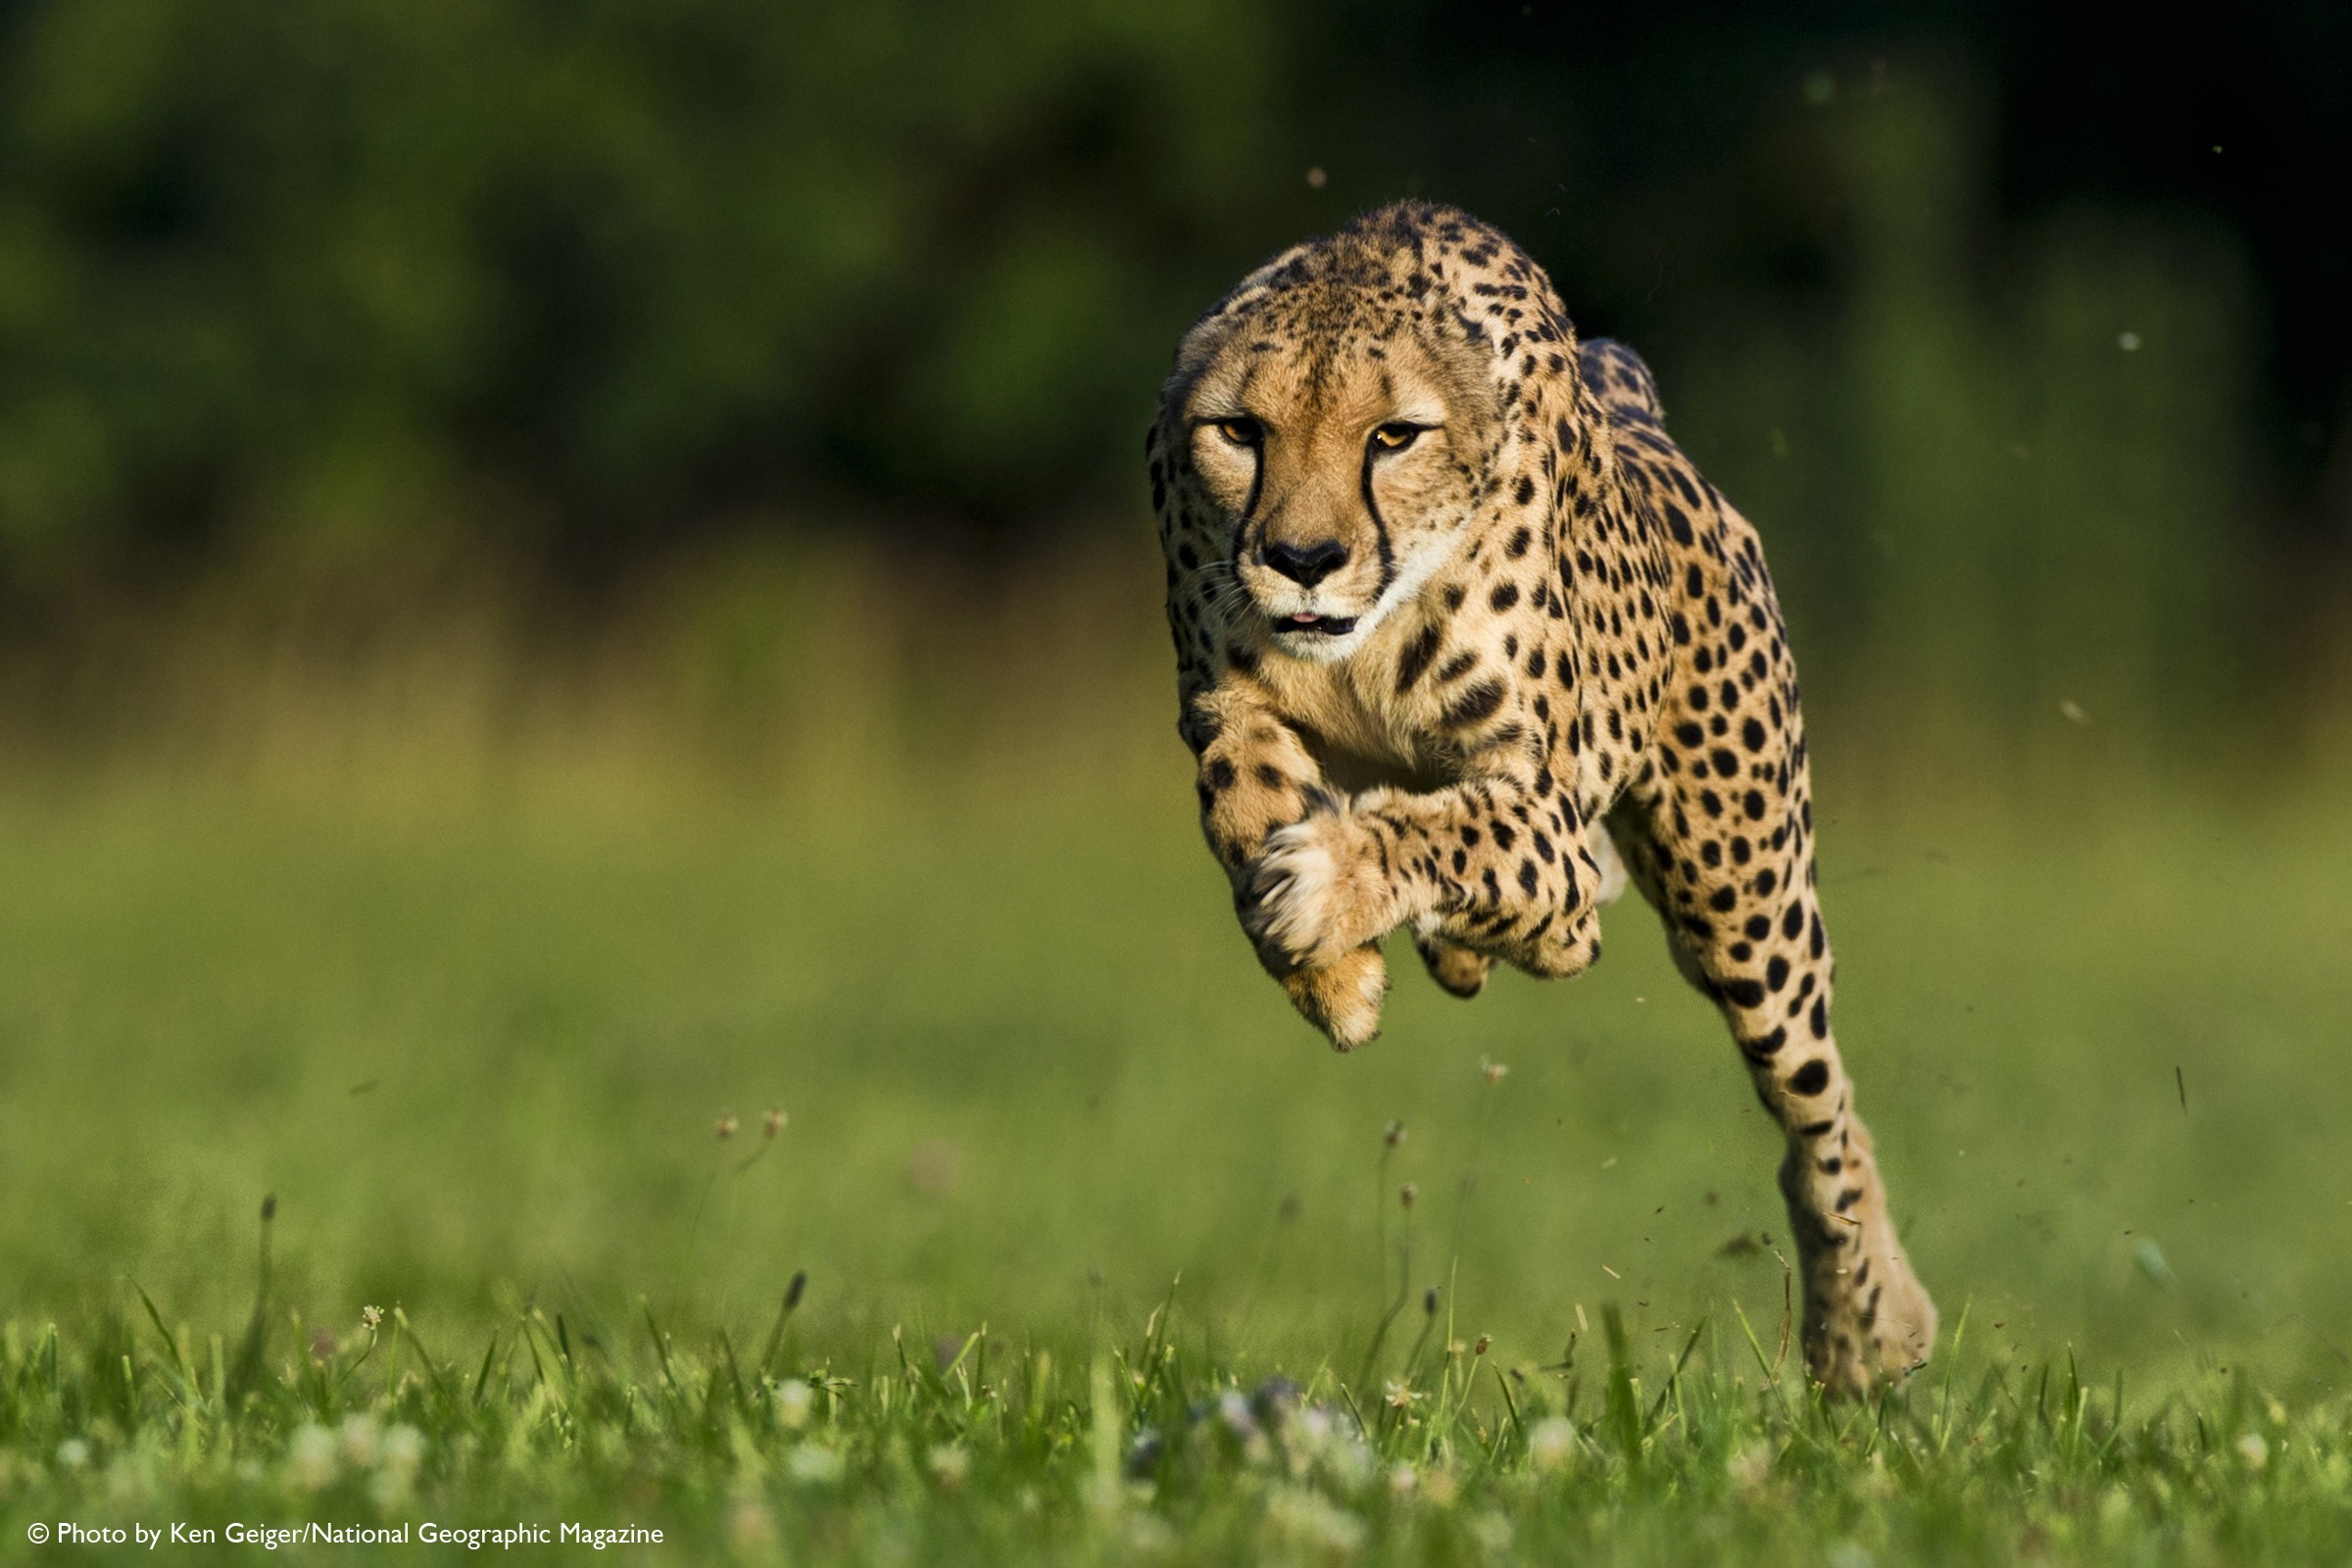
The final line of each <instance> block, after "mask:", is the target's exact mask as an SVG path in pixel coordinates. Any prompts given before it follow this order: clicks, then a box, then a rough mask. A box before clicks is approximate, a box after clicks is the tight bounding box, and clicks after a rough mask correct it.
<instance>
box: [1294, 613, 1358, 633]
mask: <svg viewBox="0 0 2352 1568" xmlns="http://www.w3.org/2000/svg"><path fill="white" fill-rule="evenodd" d="M1274 629H1275V630H1276V631H1302V632H1308V633H1311V634H1314V635H1317V636H1323V637H1345V636H1346V635H1348V633H1349V632H1351V631H1353V630H1355V617H1354V616H1353V615H1310V614H1307V613H1303V612H1301V613H1299V614H1295V615H1282V616H1279V617H1277V618H1276V619H1275V622H1274Z"/></svg>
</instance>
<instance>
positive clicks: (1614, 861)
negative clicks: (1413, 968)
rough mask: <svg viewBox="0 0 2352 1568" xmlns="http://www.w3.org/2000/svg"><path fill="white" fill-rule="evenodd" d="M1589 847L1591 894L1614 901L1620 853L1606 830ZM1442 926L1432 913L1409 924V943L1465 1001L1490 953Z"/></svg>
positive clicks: (1620, 878)
mask: <svg viewBox="0 0 2352 1568" xmlns="http://www.w3.org/2000/svg"><path fill="white" fill-rule="evenodd" d="M1589 847H1590V848H1591V850H1592V852H1593V864H1595V865H1597V866H1599V867H1600V889H1599V891H1598V893H1597V894H1595V896H1594V897H1595V899H1596V901H1597V902H1599V903H1601V904H1614V903H1616V902H1617V900H1618V899H1619V898H1620V897H1622V896H1623V895H1624V893H1625V890H1626V886H1627V881H1628V879H1627V877H1626V872H1625V859H1624V857H1622V856H1621V855H1619V854H1618V853H1617V844H1616V841H1615V840H1614V839H1612V838H1610V836H1609V835H1608V834H1607V833H1594V834H1592V835H1591V843H1590V846H1589ZM1442 927H1443V922H1442V921H1441V920H1440V919H1439V918H1438V917H1436V916H1432V917H1430V918H1429V919H1426V920H1423V921H1421V922H1420V923H1419V924H1417V925H1415V926H1414V927H1413V946H1414V947H1416V948H1418V949H1419V950H1420V951H1421V961H1422V962H1423V963H1425V964H1427V965H1429V977H1430V978H1431V979H1432V980H1435V981H1436V982H1437V983H1438V984H1439V985H1440V986H1441V987H1443V988H1444V989H1445V990H1446V991H1449V992H1451V993H1452V994H1453V995H1455V996H1457V997H1460V998H1461V999H1462V1000H1463V1001H1465V1002H1467V1001H1468V1000H1469V999H1470V998H1472V997H1475V996H1477V995H1478V994H1479V992H1481V991H1483V990H1485V989H1486V984H1487V972H1488V971H1489V970H1490V969H1493V968H1494V967H1495V958H1494V956H1493V955H1491V954H1485V953H1481V952H1479V951H1478V950H1477V949H1475V948H1466V947H1464V946H1462V944H1460V943H1458V942H1453V941H1449V940H1448V939H1447V938H1446V935H1445V934H1444V931H1443V929H1442Z"/></svg>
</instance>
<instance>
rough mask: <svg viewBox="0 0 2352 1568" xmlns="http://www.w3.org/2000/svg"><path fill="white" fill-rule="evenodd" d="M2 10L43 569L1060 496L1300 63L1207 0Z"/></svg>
mask: <svg viewBox="0 0 2352 1568" xmlns="http://www.w3.org/2000/svg"><path fill="white" fill-rule="evenodd" d="M5 15H6V14H5V13H0V16H5ZM6 22H7V32H6V45H5V55H4V56H0V70H4V77H0V104H4V105H5V108H4V109H0V538H4V539H5V541H6V547H7V549H8V551H9V552H10V554H11V555H12V556H13V557H14V558H15V561H16V563H17V564H18V566H19V568H20V569H24V568H25V565H26V564H28V563H37V562H38V561H39V560H41V559H43V558H49V557H64V558H67V559H69V560H78V559H85V558H87V557H88V556H90V555H91V554H93V553H99V552H103V551H104V550H105V549H106V548H107V546H108V545H110V544H112V543H121V542H123V541H126V540H135V539H137V538H140V537H149V538H155V537H162V538H168V539H171V540H173V541H177V542H182V543H186V544H191V545H197V546H202V545H206V544H208V543H211V542H213V541H215V540H217V539H218V538H219V536H220V535H221V532H222V530H224V529H232V528H242V527H255V526H258V527H260V528H262V529H263V530H264V532H265V534H270V535H279V534H282V535H285V536H289V537H291V536H300V537H301V538H302V539H303V540H305V541H308V542H309V543H310V544H312V545H315V546H318V547H321V548H326V549H329V550H335V549H340V548H343V547H344V544H348V545H351V546H353V547H356V548H358V549H359V550H360V552H361V553H362V554H363V555H365V554H366V553H368V551H371V550H374V549H377V548H380V547H381V546H382V545H383V544H384V543H386V541H385V540H383V539H381V538H380V537H376V535H379V534H380V533H381V532H383V531H384V530H388V529H397V530H407V529H416V528H429V527H430V526H432V524H433V521H434V519H435V518H436V517H447V516H448V515H450V513H449V510H448V509H449V508H450V507H451V503H452V499H453V498H452V492H453V490H454V489H456V488H459V487H463V486H467V485H473V484H479V483H483V482H488V483H490V484H493V485H495V486H497V487H498V488H499V493H500V494H501V495H502V496H503V497H505V498H507V500H508V501H509V503H510V504H509V505H508V506H506V507H504V508H496V509H490V510H489V511H487V512H485V511H484V510H483V509H480V508H473V509H470V510H467V511H466V518H467V520H468V521H469V522H479V521H480V520H482V518H483V517H485V516H492V517H497V518H498V520H500V521H502V522H503V523H505V524H506V525H508V526H527V525H552V526H554V527H556V528H557V529H559V530H560V531H561V532H560V536H559V538H558V539H557V540H555V541H553V542H555V543H559V544H561V543H564V541H565V540H568V541H569V542H570V543H571V544H572V545H574V546H577V545H580V544H584V543H585V542H586V540H587V539H588V538H590V537H593V536H595V535H599V534H611V533H614V532H620V533H626V532H628V531H631V530H644V529H648V528H652V527H657V526H661V525H663V524H667V523H670V522H672V521H674V520H676V519H679V518H681V517H684V516H691V515H695V514H697V513H699V512H703V511H707V510H709V509H710V508H712V507H716V506H725V505H740V504H742V503H743V502H745V501H747V500H757V499H759V498H760V497H762V496H764V495H768V494H771V493H772V492H773V491H774V490H775V489H776V488H777V487H778V486H781V485H786V484H790V483H795V482H800V483H806V482H809V481H810V480H811V479H814V480H820V481H821V480H827V479H830V480H831V481H832V482H834V483H836V484H842V485H852V486H860V487H866V488H871V489H875V490H878V491H879V492H880V493H882V494H883V495H885V496H887V495H890V494H893V493H896V494H900V495H907V494H909V493H915V494H923V493H928V494H931V495H934V496H937V497H941V498H944V499H946V500H948V501H949V502H951V503H953V504H956V505H957V506H959V507H961V508H963V509H966V510H977V511H981V512H991V511H993V512H998V513H1010V512H1012V511H1013V510H1014V509H1018V508H1025V507H1029V506H1033V505H1037V504H1040V503H1043V502H1050V501H1054V500H1056V499H1059V498H1062V497H1065V496H1067V495H1068V493H1069V492H1070V491H1071V489H1072V488H1073V485H1074V484H1075V486H1076V487H1077V488H1080V489H1083V488H1084V487H1085V485H1086V483H1087V481H1088V480H1089V479H1090V478H1099V477H1100V476H1101V475H1102V474H1103V472H1104V471H1105V470H1106V469H1108V468H1110V467H1111V466H1114V465H1116V466H1125V465H1126V462H1127V460H1128V459H1129V457H1130V456H1131V452H1130V449H1131V448H1132V447H1133V445H1134V441H1133V439H1132V437H1133V434H1134V431H1135V430H1136V429H1140V428H1141V424H1142V422H1143V420H1144V418H1145V417H1146V416H1147V413H1148V410H1149V406H1150V399H1151V392H1152V387H1153V386H1154V385H1155V383H1156V381H1157V378H1158V376H1159V375H1160V374H1161V373H1162V367H1163V366H1164V363H1165V355H1166V352H1167V345H1168V343H1169V341H1170V340H1171V339H1172V337H1173V335H1174V333H1175V332H1176V331H1177V330H1179V329H1180V328H1181V326H1182V324H1183V322H1184V321H1185V320H1186V319H1188V318H1189V316H1190V315H1191V314H1192V313H1193V312H1194V311H1195V310H1196V309H1197V308H1198V306H1199V304H1200V303H1201V300H1202V299H1203V298H1204V297H1206V296H1207V295H1208V294H1210V293H1212V292H1213V291H1214V290H1215V289H1216V288H1217V287H1219V286H1221V284H1222V282H1223V281H1224V280H1225V279H1224V272H1225V270H1226V267H1227V265H1228V263H1229V255H1230V247H1231V243H1232V242H1231V239H1230V238H1229V237H1228V232H1227V231H1228V230H1230V228H1231V227H1233V226H1234V225H1233V224H1232V223H1231V221H1230V218H1229V215H1230V213H1231V211H1232V209H1233V208H1234V207H1235V205H1236V199H1237V194H1238V195H1239V196H1240V197H1241V198H1242V199H1244V200H1245V201H1246V199H1247V196H1248V193H1249V192H1250V189H1251V188H1252V187H1253V184H1254V183H1255V182H1257V181H1258V180H1259V178H1260V175H1259V173H1258V169H1259V166H1261V165H1262V164H1263V162H1264V161H1265V155H1266V150H1265V146H1264V137H1265V134H1266V128H1267V126H1268V125H1269V124H1270V123H1271V120H1272V114H1271V109H1270V98H1271V94H1272V92H1273V88H1274V82H1275V72H1276V67H1277V64H1278V60H1277V57H1276V56H1275V55H1274V54H1273V53H1271V52H1269V51H1268V50H1266V49H1263V48H1257V49H1250V50H1239V51H1237V50H1236V49H1235V48H1233V46H1232V41H1233V40H1234V39H1235V38H1236V37H1240V36H1244V35H1248V34H1250V33H1251V32H1253V31H1256V30H1259V29H1258V25H1257V23H1256V22H1255V21H1254V18H1253V14H1252V13H1251V11H1250V8H1247V7H1244V6H1240V5H1238V4H1223V3H1210V4H1188V5H1183V6H1173V7H1134V6H1127V5H1121V4H1116V3H1085V0H1077V3H1072V0H985V3H980V4H956V5H949V4H918V3H896V4H893V3H881V4H875V3H870V0H815V3H802V4H796V5H793V6H773V5H765V4H760V3H756V0H663V3H661V4H649V3H643V0H599V3H594V4H590V5H587V6H584V7H542V6H535V5H527V4H496V5H458V4H444V3H435V0H424V3H415V0H400V3H384V0H356V3H351V4H331V5H328V4H316V3H304V0H296V3H291V4H284V3H275V0H89V3H86V4H85V3H81V0H74V3H72V4H62V3H61V4H43V5H31V6H25V7H20V8H19V9H18V10H17V11H16V13H15V14H14V15H13V16H7V17H6ZM1243 226H1245V227H1246V226H1248V225H1246V224H1245V225H1243ZM1258 226H1259V227H1260V228H1263V227H1265V226H1266V225H1264V224H1262V223H1260V224H1259V225H1258ZM1211 234H1214V235H1216V236H1217V237H1216V238H1215V239H1213V240H1208V241H1204V240H1203V237H1202V236H1204V235H1211ZM502 512H503V513H504V514H505V515H503V516H501V515H500V513H502ZM344 535H356V536H357V537H356V538H353V539H347V540H344V541H343V543H342V544H339V543H338V542H337V541H338V539H339V538H340V537H341V536H344Z"/></svg>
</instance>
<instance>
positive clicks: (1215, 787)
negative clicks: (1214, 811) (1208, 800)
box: [1208, 757, 1233, 793]
mask: <svg viewBox="0 0 2352 1568" xmlns="http://www.w3.org/2000/svg"><path fill="white" fill-rule="evenodd" d="M1208 787H1209V790H1210V791H1211V792H1212V793H1214V792H1217V791H1221V790H1229V789H1231V788H1233V764H1232V763H1231V762H1229V761H1227V760H1225V759H1224V758H1222V757H1220V758H1218V759H1217V760H1215V761H1213V762H1211V763H1209V764H1208Z"/></svg>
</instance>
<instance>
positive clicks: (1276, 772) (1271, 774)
mask: <svg viewBox="0 0 2352 1568" xmlns="http://www.w3.org/2000/svg"><path fill="white" fill-rule="evenodd" d="M1257 781H1258V782H1259V783H1260V784H1263V785H1264V786H1265V787H1266V788H1268V789H1270V790H1278V789H1280V788H1282V787H1283V785H1285V784H1287V783H1289V782H1290V780H1289V779H1288V778H1286V777H1284V775H1283V771H1282V769H1281V768H1279V767H1276V766H1275V765H1274V764H1273V763H1272V762H1260V763H1258V764H1257Z"/></svg>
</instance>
